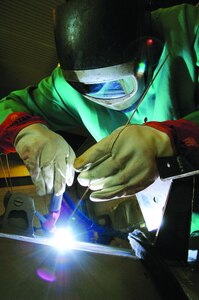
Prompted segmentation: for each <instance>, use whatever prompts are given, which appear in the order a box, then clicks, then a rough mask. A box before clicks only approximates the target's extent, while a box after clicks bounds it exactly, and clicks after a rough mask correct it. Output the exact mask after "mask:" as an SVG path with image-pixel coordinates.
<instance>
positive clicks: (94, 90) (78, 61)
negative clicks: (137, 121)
mask: <svg viewBox="0 0 199 300" xmlns="http://www.w3.org/2000/svg"><path fill="white" fill-rule="evenodd" d="M148 20H149V13H148V12H147V11H146V10H145V1H144V0H134V1H132V0H125V1H123V2H122V1H117V0H115V1H107V0H95V1H93V0H81V1H80V0H68V1H66V3H64V4H62V5H60V6H58V7H57V8H56V9H55V10H54V25H55V26H54V29H55V43H56V49H57V55H58V59H59V63H60V66H61V69H62V72H63V75H64V77H65V79H66V81H67V82H68V83H69V84H70V85H71V86H73V87H74V88H75V89H76V90H77V91H78V92H80V93H81V94H83V95H84V96H85V97H86V98H87V99H89V100H91V101H94V102H96V103H98V104H100V105H102V106H105V107H108V108H111V109H115V110H124V109H127V108H129V107H131V106H132V105H135V104H136V102H137V101H138V99H139V98H140V96H141V95H142V93H143V91H144V90H145V88H146V85H147V84H148V82H149V78H150V77H151V73H152V72H151V70H152V68H153V66H154V65H155V64H156V63H157V57H159V53H160V51H161V49H162V45H161V43H160V42H159V41H158V40H157V39H155V38H153V37H151V36H149V35H148V34H147V25H149V24H148Z"/></svg>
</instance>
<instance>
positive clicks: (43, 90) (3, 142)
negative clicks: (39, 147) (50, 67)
mask: <svg viewBox="0 0 199 300" xmlns="http://www.w3.org/2000/svg"><path fill="white" fill-rule="evenodd" d="M60 81H61V84H60ZM55 82H58V83H59V87H60V86H63V90H64V91H66V97H69V99H70V95H69V94H70V87H68V86H69V85H68V84H67V83H66V82H65V80H64V79H63V76H62V73H61V70H60V68H56V69H55V70H54V71H53V73H52V75H51V76H49V77H47V78H45V79H43V80H41V82H40V83H39V84H38V85H37V86H29V87H27V88H25V89H22V90H17V91H14V92H11V93H10V94H9V95H8V96H7V97H5V98H3V99H1V100H0V111H1V114H0V152H2V153H9V152H14V151H15V149H14V146H13V144H14V139H15V137H16V135H17V133H18V132H19V131H20V130H21V129H22V128H24V127H26V126H28V125H30V124H33V123H43V124H46V125H48V126H49V127H50V128H51V129H52V130H55V131H56V130H63V129H64V130H66V131H67V130H68V131H70V129H71V128H73V127H76V126H77V124H78V122H80V121H79V119H78V115H75V111H74V112H73V111H72V110H71V109H70V101H68V102H67V103H69V104H68V106H67V105H66V102H65V101H63V100H62V98H61V96H60V94H59V91H58V89H57V88H56V84H55ZM62 83H63V84H62ZM65 85H66V86H65ZM67 95H69V96H67Z"/></svg>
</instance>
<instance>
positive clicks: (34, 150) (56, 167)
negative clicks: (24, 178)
mask: <svg viewBox="0 0 199 300" xmlns="http://www.w3.org/2000/svg"><path fill="white" fill-rule="evenodd" d="M15 147H16V150H17V152H18V153H19V155H20V157H21V158H22V159H23V161H24V164H25V165H26V166H27V168H28V170H29V172H30V175H31V177H32V181H33V183H34V184H35V186H36V190H37V193H38V194H39V195H45V194H50V193H55V194H57V195H60V194H62V193H63V192H64V190H65V186H66V185H72V183H73V179H74V168H73V162H74V159H75V153H74V151H73V149H72V148H71V147H70V145H69V144H68V143H67V142H66V141H65V140H64V139H63V137H62V136H60V135H59V134H57V133H55V132H53V131H51V130H50V129H48V128H47V127H46V126H44V125H42V124H33V125H29V126H27V127H26V128H23V129H22V130H21V131H20V132H19V134H18V135H17V137H16V139H15Z"/></svg>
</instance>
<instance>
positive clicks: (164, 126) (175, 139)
mask: <svg viewBox="0 0 199 300" xmlns="http://www.w3.org/2000/svg"><path fill="white" fill-rule="evenodd" d="M196 117H197V122H194V119H195V118H196ZM198 118H199V112H195V113H193V114H190V115H188V116H186V117H185V118H182V119H179V120H169V121H164V122H147V123H145V125H147V126H150V127H153V128H155V129H158V130H160V131H163V132H165V133H166V134H167V135H168V136H169V138H170V140H171V143H172V145H173V148H174V149H175V152H176V155H182V156H184V158H185V159H186V160H187V161H188V162H189V163H190V164H191V165H192V166H193V168H197V169H199V124H198V123H199V119H198Z"/></svg>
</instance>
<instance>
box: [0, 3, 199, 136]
mask: <svg viewBox="0 0 199 300" xmlns="http://www.w3.org/2000/svg"><path fill="white" fill-rule="evenodd" d="M198 11H199V9H198V8H196V7H194V6H192V5H187V4H183V5H179V6H174V7H172V8H167V9H158V10H156V11H154V12H152V27H153V30H154V33H155V35H157V36H159V37H160V38H161V39H162V40H163V41H165V42H164V49H163V52H162V55H161V57H160V60H159V63H158V65H157V67H156V69H155V71H154V74H155V73H156V72H157V70H158V69H159V67H160V65H161V64H162V62H163V61H164V59H165V57H166V56H167V55H168V54H169V56H168V58H167V60H166V62H165V64H164V65H163V68H162V69H161V71H160V72H159V74H158V75H157V77H156V79H155V81H154V83H153V85H152V86H151V87H150V89H149V91H148V93H147V95H146V96H145V98H144V100H143V102H142V103H141V105H140V106H139V109H138V110H137V112H136V113H135V115H134V117H133V118H132V119H131V123H136V124H142V123H143V122H144V121H146V120H147V121H164V120H176V119H178V118H181V117H184V116H186V115H189V114H191V113H194V114H191V115H189V116H188V117H187V118H188V119H192V120H193V121H194V122H196V123H198V124H199V111H198V106H199V98H198V95H199V93H198V67H199V38H198V35H199V34H198V23H199V16H198ZM0 112H1V114H0V123H3V121H4V120H5V119H6V117H7V116H8V115H9V114H11V113H13V112H28V113H30V114H32V115H37V116H40V117H42V118H43V119H44V120H46V121H47V123H48V124H49V126H50V128H51V129H52V130H54V131H57V130H61V131H72V132H74V131H76V132H78V131H82V129H83V128H86V129H87V130H88V131H89V132H90V134H91V135H92V136H93V137H94V138H95V139H96V141H99V140H100V139H102V138H103V137H105V136H107V135H109V134H110V133H111V132H112V131H113V130H114V129H116V128H117V127H119V126H121V125H124V124H125V123H126V122H127V120H128V118H129V117H130V115H131V114H132V112H128V113H124V112H119V111H114V110H110V109H107V108H105V107H102V106H100V105H98V104H95V103H93V102H91V101H89V100H87V99H86V98H84V97H83V96H81V95H80V94H79V93H78V92H77V91H75V90H74V89H73V88H72V87H71V86H70V85H69V84H68V83H67V82H66V81H65V80H64V77H63V75H62V71H61V69H60V68H59V67H57V68H55V70H54V71H53V72H52V75H51V76H49V77H47V78H45V79H43V80H42V81H41V82H40V83H39V84H38V86H29V87H27V88H25V89H23V90H18V91H14V92H12V93H10V94H9V95H8V96H7V97H5V98H3V99H2V100H1V101H0Z"/></svg>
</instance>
